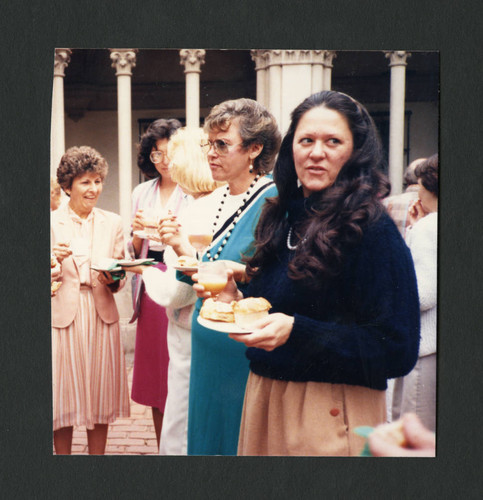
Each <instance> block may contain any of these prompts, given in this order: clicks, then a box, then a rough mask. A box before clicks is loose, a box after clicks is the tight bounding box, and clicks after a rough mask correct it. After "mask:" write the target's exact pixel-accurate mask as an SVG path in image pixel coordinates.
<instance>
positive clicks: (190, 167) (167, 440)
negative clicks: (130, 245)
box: [125, 128, 223, 455]
mask: <svg viewBox="0 0 483 500" xmlns="http://www.w3.org/2000/svg"><path fill="white" fill-rule="evenodd" d="M206 141H207V135H206V133H205V132H203V129H201V128H198V129H188V128H181V129H178V130H177V131H176V132H175V133H174V135H173V136H171V138H170V140H169V143H168V150H167V151H168V157H169V158H170V176H171V179H172V180H173V182H175V183H176V184H178V186H179V187H180V188H181V189H182V190H183V191H184V192H185V193H186V194H189V195H191V196H193V198H194V199H195V200H194V201H193V202H192V203H191V205H189V206H187V207H185V208H184V209H183V210H182V211H180V213H179V219H180V221H181V223H182V224H183V221H184V220H189V219H192V218H196V215H197V212H198V211H199V209H200V208H199V207H200V204H202V205H206V204H210V195H209V193H211V192H212V191H213V190H214V189H216V188H217V187H220V186H221V185H223V183H220V182H216V181H214V180H213V178H212V176H211V170H210V167H209V165H208V162H207V159H206V154H205V153H204V152H203V150H202V149H201V147H200V145H201V144H204V143H206ZM176 219H177V218H176V217H175V216H173V220H176ZM164 259H165V262H166V264H168V268H167V269H166V271H164V272H163V271H162V270H160V269H157V268H155V267H151V266H137V267H126V268H125V269H126V271H132V272H135V273H140V274H142V275H143V282H144V285H145V287H146V292H147V294H148V295H149V298H150V299H151V300H153V301H154V302H156V303H157V304H159V305H160V306H162V307H164V308H166V313H167V316H168V320H169V322H168V331H167V342H168V353H169V365H168V395H167V398H166V404H165V408H164V418H163V427H162V429H161V440H160V445H159V453H160V454H161V455H186V453H187V427H188V395H189V381H190V365H191V316H192V314H193V308H194V304H195V302H196V299H197V297H196V294H195V293H194V291H193V289H192V287H191V286H190V285H188V284H186V283H183V282H181V281H178V280H177V279H176V272H175V270H174V268H173V267H172V266H173V265H176V262H177V255H176V254H175V252H174V251H173V249H172V248H171V247H170V246H168V247H167V248H166V250H165V252H164Z"/></svg>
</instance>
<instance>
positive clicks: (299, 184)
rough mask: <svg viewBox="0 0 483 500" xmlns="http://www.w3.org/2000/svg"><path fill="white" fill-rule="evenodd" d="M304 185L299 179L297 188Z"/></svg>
mask: <svg viewBox="0 0 483 500" xmlns="http://www.w3.org/2000/svg"><path fill="white" fill-rule="evenodd" d="M301 185H302V183H301V182H300V179H297V187H300V186H301Z"/></svg>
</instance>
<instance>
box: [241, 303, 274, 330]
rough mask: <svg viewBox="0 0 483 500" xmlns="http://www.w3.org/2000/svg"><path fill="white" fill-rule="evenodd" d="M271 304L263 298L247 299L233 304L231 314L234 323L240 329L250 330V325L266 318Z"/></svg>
mask: <svg viewBox="0 0 483 500" xmlns="http://www.w3.org/2000/svg"><path fill="white" fill-rule="evenodd" d="M271 307H272V304H270V302H268V300H267V299H264V298H263V297H248V298H246V299H242V300H239V301H238V302H235V304H234V306H233V312H234V316H235V323H236V324H237V325H238V326H239V327H240V328H247V329H248V328H251V325H252V324H253V323H255V322H256V321H258V320H259V319H261V318H263V317H265V316H268V310H269V309H271Z"/></svg>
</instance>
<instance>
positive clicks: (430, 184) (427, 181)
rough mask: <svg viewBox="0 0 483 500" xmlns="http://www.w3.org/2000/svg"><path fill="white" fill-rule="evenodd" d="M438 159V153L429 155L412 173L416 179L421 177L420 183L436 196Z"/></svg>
mask: <svg viewBox="0 0 483 500" xmlns="http://www.w3.org/2000/svg"><path fill="white" fill-rule="evenodd" d="M438 169H439V160H438V155H437V154H435V155H433V156H430V157H429V158H428V159H427V160H425V161H424V162H423V163H420V164H419V165H418V166H417V167H416V170H415V171H414V173H415V174H416V177H417V178H418V179H421V184H422V185H423V186H424V187H425V188H426V189H427V190H428V191H429V192H430V193H433V194H434V195H435V196H436V197H437V196H438V189H439V180H438V177H439V175H438Z"/></svg>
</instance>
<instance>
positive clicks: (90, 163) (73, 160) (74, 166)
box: [57, 146, 109, 194]
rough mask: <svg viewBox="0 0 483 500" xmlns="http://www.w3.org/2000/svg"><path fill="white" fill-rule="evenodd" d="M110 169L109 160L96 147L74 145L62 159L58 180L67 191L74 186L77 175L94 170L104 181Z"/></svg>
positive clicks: (58, 169)
mask: <svg viewBox="0 0 483 500" xmlns="http://www.w3.org/2000/svg"><path fill="white" fill-rule="evenodd" d="M108 169H109V167H108V165H107V161H106V160H105V159H104V157H103V156H102V155H101V153H99V151H97V150H96V149H94V148H91V147H90V146H73V147H72V148H69V149H68V150H67V151H66V152H65V153H64V155H63V156H62V158H61V159H60V163H59V166H58V168H57V182H58V183H59V184H60V187H61V188H62V189H63V190H64V192H65V193H67V190H68V189H71V188H72V183H73V182H74V179H75V178H76V177H79V176H81V175H84V174H85V173H87V172H92V173H96V174H99V175H100V176H101V179H102V180H103V181H104V179H105V178H106V175H107V171H108ZM67 194H68V193H67Z"/></svg>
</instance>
